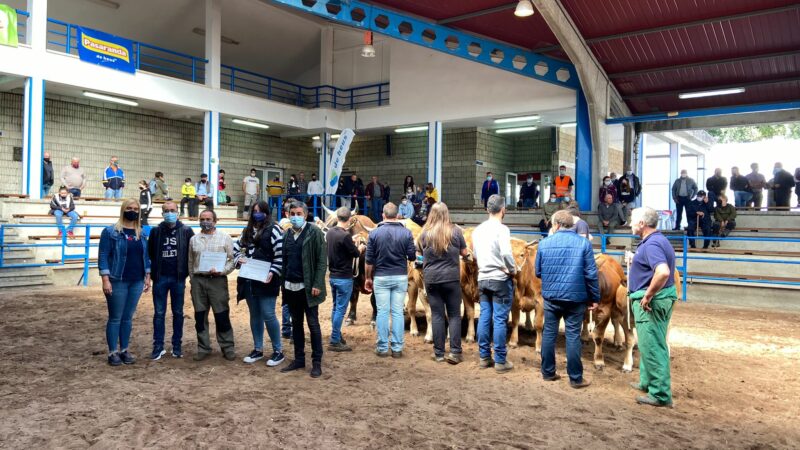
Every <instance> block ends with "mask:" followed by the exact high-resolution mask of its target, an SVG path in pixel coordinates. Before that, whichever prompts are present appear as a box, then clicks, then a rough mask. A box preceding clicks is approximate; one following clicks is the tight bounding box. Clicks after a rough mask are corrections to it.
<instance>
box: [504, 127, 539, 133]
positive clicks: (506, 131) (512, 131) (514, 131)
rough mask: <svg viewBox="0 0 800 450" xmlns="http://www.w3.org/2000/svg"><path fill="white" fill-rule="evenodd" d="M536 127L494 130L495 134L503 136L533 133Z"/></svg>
mask: <svg viewBox="0 0 800 450" xmlns="http://www.w3.org/2000/svg"><path fill="white" fill-rule="evenodd" d="M535 129H536V127H517V128H500V129H499V130H495V132H496V133H497V134H505V133H522V132H524V131H533V130H535Z"/></svg>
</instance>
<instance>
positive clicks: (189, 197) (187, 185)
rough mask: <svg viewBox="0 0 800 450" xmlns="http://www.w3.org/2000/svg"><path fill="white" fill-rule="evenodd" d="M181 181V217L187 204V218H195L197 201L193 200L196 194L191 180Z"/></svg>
mask: <svg viewBox="0 0 800 450" xmlns="http://www.w3.org/2000/svg"><path fill="white" fill-rule="evenodd" d="M183 181H184V183H183V186H181V217H185V215H184V214H183V212H184V210H185V209H184V206H185V205H186V204H187V203H188V204H189V217H197V199H196V198H195V194H196V193H195V190H194V185H193V184H192V179H191V178H187V179H185V180H183Z"/></svg>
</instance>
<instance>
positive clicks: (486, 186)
mask: <svg viewBox="0 0 800 450" xmlns="http://www.w3.org/2000/svg"><path fill="white" fill-rule="evenodd" d="M493 195H500V185H499V184H497V180H495V179H494V176H492V172H486V181H484V182H483V186H482V187H481V201H482V202H483V207H484V208H486V202H487V201H489V197H491V196H493Z"/></svg>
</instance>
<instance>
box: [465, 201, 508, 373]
mask: <svg viewBox="0 0 800 450" xmlns="http://www.w3.org/2000/svg"><path fill="white" fill-rule="evenodd" d="M505 205H506V201H505V199H504V198H503V197H501V196H499V195H496V194H495V195H492V196H491V197H489V199H488V201H487V203H486V210H487V212H488V213H489V219H487V220H486V221H485V222H483V223H482V224H480V225H478V227H476V228H475V230H474V231H473V232H472V253H473V254H474V255H475V258H476V261H477V263H478V292H479V294H480V303H481V314H480V317H479V319H478V348H479V351H480V358H481V360H480V363H479V366H478V367H480V368H481V369H487V368H489V367H492V366H494V368H495V370H496V371H497V372H498V373H503V372H508V371H509V370H511V369H513V368H514V364H512V363H511V361H508V360H507V359H506V333H507V330H506V323H507V322H508V313H509V312H510V311H511V304H512V303H513V301H514V282H513V278H514V275H516V273H517V263H516V262H515V261H514V255H513V254H512V252H511V232H510V231H509V229H508V227H507V226H505V225H503V216H505V213H506V206H505ZM492 344H494V345H492ZM492 347H494V361H492Z"/></svg>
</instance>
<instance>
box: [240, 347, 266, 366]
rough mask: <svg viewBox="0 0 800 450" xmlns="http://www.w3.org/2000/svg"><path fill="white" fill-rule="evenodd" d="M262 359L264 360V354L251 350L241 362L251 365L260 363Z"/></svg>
mask: <svg viewBox="0 0 800 450" xmlns="http://www.w3.org/2000/svg"><path fill="white" fill-rule="evenodd" d="M262 358H264V352H262V351H261V350H253V351H252V352H250V354H249V355H247V356H245V357H244V359H243V360H242V361H244V363H245V364H253V363H254V362H256V361H260V360H261V359H262Z"/></svg>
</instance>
